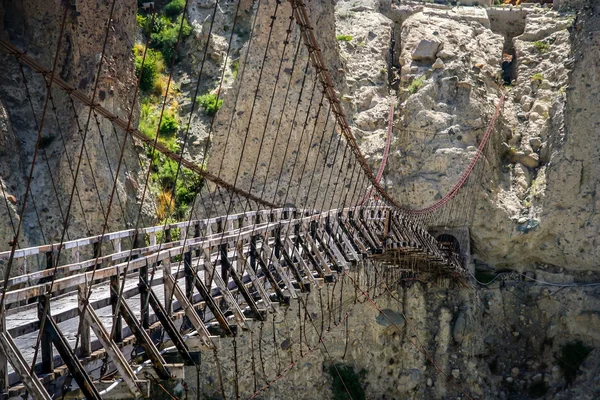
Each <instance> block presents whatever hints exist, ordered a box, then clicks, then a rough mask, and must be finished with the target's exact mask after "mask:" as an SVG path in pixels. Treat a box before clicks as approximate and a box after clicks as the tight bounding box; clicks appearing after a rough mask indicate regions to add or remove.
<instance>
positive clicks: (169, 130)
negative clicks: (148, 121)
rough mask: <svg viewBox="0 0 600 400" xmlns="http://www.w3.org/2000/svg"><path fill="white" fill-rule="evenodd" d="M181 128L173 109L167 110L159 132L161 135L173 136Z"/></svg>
mask: <svg viewBox="0 0 600 400" xmlns="http://www.w3.org/2000/svg"><path fill="white" fill-rule="evenodd" d="M178 129H179V124H178V123H177V118H176V117H175V112H174V111H172V110H165V113H164V114H163V118H162V120H161V121H160V129H159V131H158V132H159V133H160V135H161V136H173V135H174V134H175V133H176V132H177V130H178Z"/></svg>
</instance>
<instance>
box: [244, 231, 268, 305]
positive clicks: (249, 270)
mask: <svg viewBox="0 0 600 400" xmlns="http://www.w3.org/2000/svg"><path fill="white" fill-rule="evenodd" d="M237 250H238V259H237V263H238V264H241V265H242V268H241V270H242V274H243V272H244V271H246V272H247V273H248V276H249V277H250V280H251V281H252V286H254V288H255V289H256V291H257V292H258V295H259V296H260V298H261V299H262V301H263V302H264V303H265V306H266V307H267V308H268V309H270V310H274V308H273V303H272V302H271V299H270V298H269V294H268V293H267V291H266V290H265V288H264V286H263V285H262V284H261V282H260V281H259V279H258V276H256V271H255V270H254V268H252V266H251V265H250V263H249V262H248V259H247V258H246V256H245V255H244V243H243V242H238V243H237ZM242 276H243V275H242Z"/></svg>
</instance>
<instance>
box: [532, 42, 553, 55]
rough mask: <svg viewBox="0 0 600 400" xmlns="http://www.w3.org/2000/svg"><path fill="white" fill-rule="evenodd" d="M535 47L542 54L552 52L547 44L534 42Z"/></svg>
mask: <svg viewBox="0 0 600 400" xmlns="http://www.w3.org/2000/svg"><path fill="white" fill-rule="evenodd" d="M533 45H534V46H535V48H536V49H537V50H538V51H539V52H540V53H545V52H547V51H548V50H550V44H549V43H546V42H541V41H537V42H533Z"/></svg>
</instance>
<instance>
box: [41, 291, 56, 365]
mask: <svg viewBox="0 0 600 400" xmlns="http://www.w3.org/2000/svg"><path fill="white" fill-rule="evenodd" d="M51 315H52V314H51V310H50V297H48V296H46V295H45V296H40V298H39V300H38V319H39V321H40V326H44V332H45V330H46V329H47V327H46V325H47V324H48V321H49V320H50V319H51V318H52V317H51ZM40 352H41V354H42V363H41V364H42V365H41V371H42V373H44V374H49V373H51V372H52V371H53V370H54V355H53V351H52V338H51V337H50V336H49V335H45V334H42V335H41V338H40Z"/></svg>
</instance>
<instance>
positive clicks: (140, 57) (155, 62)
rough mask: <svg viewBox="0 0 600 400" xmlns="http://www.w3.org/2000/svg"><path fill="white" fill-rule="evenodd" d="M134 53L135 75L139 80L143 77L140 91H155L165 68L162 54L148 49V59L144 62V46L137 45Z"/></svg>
mask: <svg viewBox="0 0 600 400" xmlns="http://www.w3.org/2000/svg"><path fill="white" fill-rule="evenodd" d="M133 53H134V56H135V75H136V76H137V77H138V78H139V77H140V75H141V79H140V89H141V90H143V91H144V92H148V91H150V90H153V89H154V85H155V84H156V80H157V78H158V75H159V73H160V72H162V71H163V70H164V68H165V63H164V61H163V58H162V56H161V54H160V53H158V52H156V51H155V50H152V49H148V50H147V51H146V59H145V60H144V46H142V45H139V44H137V45H135V47H134V48H133ZM142 61H143V66H142Z"/></svg>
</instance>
